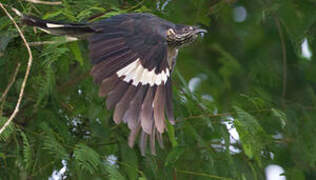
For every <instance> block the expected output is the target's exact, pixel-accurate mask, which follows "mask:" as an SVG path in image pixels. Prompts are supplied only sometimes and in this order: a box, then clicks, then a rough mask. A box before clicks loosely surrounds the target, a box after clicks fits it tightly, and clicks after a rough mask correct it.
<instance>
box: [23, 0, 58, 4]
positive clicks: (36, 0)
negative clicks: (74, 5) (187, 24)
mask: <svg viewBox="0 0 316 180" xmlns="http://www.w3.org/2000/svg"><path fill="white" fill-rule="evenodd" d="M25 1H27V2H30V3H34V4H45V5H60V4H62V2H61V1H55V2H48V1H39V0H25Z"/></svg>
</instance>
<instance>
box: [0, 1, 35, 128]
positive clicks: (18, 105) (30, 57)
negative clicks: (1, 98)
mask: <svg viewBox="0 0 316 180" xmlns="http://www.w3.org/2000/svg"><path fill="white" fill-rule="evenodd" d="M0 7H1V8H2V9H3V11H4V12H5V14H6V15H7V16H8V17H9V19H10V20H11V21H12V23H13V24H14V26H15V28H16V29H17V30H18V32H19V34H20V36H21V38H22V40H23V42H24V44H25V47H26V49H27V52H28V54H29V59H28V63H27V69H26V72H25V76H24V79H23V82H22V85H21V90H20V94H19V99H18V101H17V103H16V106H15V109H14V111H13V113H12V114H11V116H10V118H9V119H8V120H7V121H6V122H5V124H4V125H3V126H2V127H1V129H0V134H1V133H2V132H3V131H4V130H5V129H6V128H7V126H9V124H10V123H11V121H12V120H13V119H14V118H15V116H16V115H17V113H18V112H19V108H20V104H21V101H22V98H23V93H24V89H25V85H26V82H27V79H28V76H29V73H30V70H31V66H32V61H33V56H32V52H31V48H30V46H29V45H28V43H27V41H26V39H25V37H24V35H23V33H22V31H21V29H20V28H19V26H18V25H17V24H16V22H15V20H14V19H13V18H12V16H11V15H10V13H9V12H8V11H7V9H6V8H5V7H4V6H3V5H2V3H0Z"/></svg>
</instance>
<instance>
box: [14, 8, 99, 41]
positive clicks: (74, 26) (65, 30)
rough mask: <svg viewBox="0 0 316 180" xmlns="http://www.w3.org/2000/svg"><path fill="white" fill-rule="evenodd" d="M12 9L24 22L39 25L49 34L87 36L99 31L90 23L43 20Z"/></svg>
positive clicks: (29, 24) (38, 26)
mask: <svg viewBox="0 0 316 180" xmlns="http://www.w3.org/2000/svg"><path fill="white" fill-rule="evenodd" d="M12 10H13V11H14V12H15V13H16V14H17V15H18V16H20V17H21V22H22V24H25V25H28V26H34V27H37V28H39V29H41V30H43V31H45V32H46V33H49V34H54V35H65V36H71V37H77V38H85V37H86V36H87V35H89V34H91V33H94V32H96V31H97V30H96V29H94V28H92V27H91V26H90V24H89V23H63V22H58V21H50V20H43V19H40V18H38V17H35V16H29V15H24V14H22V13H21V12H19V11H18V10H17V9H12Z"/></svg>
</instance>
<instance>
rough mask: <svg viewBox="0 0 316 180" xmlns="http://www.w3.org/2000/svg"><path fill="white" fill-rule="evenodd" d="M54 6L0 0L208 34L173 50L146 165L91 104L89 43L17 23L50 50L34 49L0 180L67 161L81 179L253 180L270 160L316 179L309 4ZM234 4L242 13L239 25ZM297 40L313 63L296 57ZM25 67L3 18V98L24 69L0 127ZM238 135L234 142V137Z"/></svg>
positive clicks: (95, 1)
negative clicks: (165, 104) (148, 20)
mask: <svg viewBox="0 0 316 180" xmlns="http://www.w3.org/2000/svg"><path fill="white" fill-rule="evenodd" d="M61 2H62V5H43V4H33V3H30V2H27V1H15V0H6V1H5V2H1V3H6V5H9V6H13V7H15V8H17V9H19V10H21V11H22V12H23V13H27V14H32V15H35V16H39V17H41V18H44V19H53V20H60V21H65V22H80V21H84V22H90V21H97V20H99V19H102V18H107V17H110V16H114V15H118V14H122V13H130V12H149V13H154V14H156V15H158V16H160V17H162V18H165V19H168V20H170V21H172V22H176V23H182V24H192V25H200V26H201V27H203V28H206V29H207V30H208V33H207V34H206V35H205V37H204V38H203V39H201V40H198V42H196V43H194V44H192V45H191V46H190V47H186V48H183V49H181V50H180V53H179V57H178V61H177V66H176V69H175V72H174V73H173V85H174V86H173V87H174V88H173V94H174V96H173V102H174V109H175V118H176V125H174V126H173V125H171V124H169V123H168V124H167V132H166V133H165V134H164V137H163V140H164V146H165V148H164V149H160V148H158V147H157V148H156V150H157V155H156V156H153V155H150V153H149V152H148V153H147V154H146V156H145V157H143V156H141V155H140V152H139V150H138V148H137V145H136V146H135V148H133V149H131V148H129V147H128V145H127V137H128V135H129V130H128V128H127V127H126V125H124V124H121V125H115V124H114V123H113V120H112V114H113V112H111V111H108V110H106V107H105V103H104V98H100V97H98V87H97V85H95V84H94V83H93V81H92V78H90V77H89V75H88V74H89V70H90V69H91V65H90V62H89V58H88V46H87V42H85V41H76V42H67V39H66V38H65V37H52V36H51V35H48V34H45V33H43V32H41V31H36V32H35V31H34V30H33V28H30V27H25V26H22V27H21V28H22V30H23V33H24V35H25V37H26V39H27V40H28V42H32V43H34V42H47V41H48V42H54V43H49V44H42V45H34V46H32V47H31V48H32V54H33V64H32V68H31V73H30V77H29V80H28V82H27V85H26V89H25V93H24V97H23V100H22V103H21V106H20V109H19V112H18V114H17V116H16V117H15V118H14V120H13V122H12V123H11V124H10V125H9V126H8V127H7V128H6V129H5V131H4V132H3V133H2V134H0V179H3V177H4V179H35V180H37V179H39V180H41V179H48V178H49V177H51V175H52V173H53V172H54V171H59V170H60V169H62V168H63V166H64V165H63V163H64V164H65V167H66V172H65V173H64V176H65V177H66V176H67V179H79V180H80V179H115V180H116V179H131V180H145V179H166V180H169V179H170V180H173V179H197V180H204V179H241V180H245V179H258V180H260V179H265V174H264V171H265V167H267V165H269V164H277V165H280V166H281V167H283V168H284V170H285V172H284V175H285V176H286V178H287V179H290V180H291V179H295V180H304V179H306V180H307V179H316V174H315V172H316V170H315V169H316V143H315V137H314V136H315V134H316V131H315V130H316V119H315V118H316V107H315V105H316V93H315V92H316V84H315V82H316V81H315V76H316V73H315V69H316V63H315V60H316V59H315V57H316V46H315V44H316V39H315V37H316V11H315V7H316V4H315V2H314V1H313V0H299V1H298V0H282V1H281V0H277V1H272V0H252V1H233V0H231V1H228V0H225V1H218V0H187V1H185V2H184V1H176V0H173V1H172V0H171V1H169V0H159V1H146V0H119V1H117V0H107V1H105V0H76V1H74V0H62V1H61ZM9 6H6V7H9ZM241 7H243V8H245V10H246V16H245V19H244V20H243V21H240V22H239V21H236V20H235V18H236V17H237V15H238V13H242V12H241V11H240V8H241ZM8 10H9V12H10V13H11V14H12V15H14V14H13V12H12V11H10V9H8ZM95 15H99V16H98V17H95ZM239 15H242V14H239ZM14 17H15V19H16V20H17V22H19V21H18V18H17V17H16V16H14ZM90 17H95V18H92V19H91V18H90ZM304 40H306V41H307V42H308V44H309V50H310V52H311V53H312V56H311V57H310V58H308V57H304V56H303V54H302V48H301V44H302V42H303V41H304ZM27 59H28V54H27V51H26V49H25V46H24V44H23V43H22V41H21V39H20V38H19V34H18V32H17V30H16V29H15V28H14V26H13V24H12V22H11V21H10V20H9V19H8V18H7V17H6V16H5V14H4V13H3V11H2V10H0V82H1V83H0V98H1V97H2V96H3V93H4V91H5V89H6V88H7V86H8V84H9V83H10V80H11V79H12V74H13V73H14V72H15V69H16V65H17V64H18V63H21V67H20V71H19V72H18V74H17V77H16V80H15V82H13V86H12V87H11V88H10V90H9V92H8V94H7V95H6V97H5V98H4V100H1V99H2V98H1V99H0V127H2V126H3V125H4V123H5V122H6V121H7V120H8V118H9V117H10V115H11V113H12V112H13V111H14V108H15V105H16V102H17V99H18V97H19V92H20V88H21V83H22V80H23V78H24V74H25V69H26V66H27ZM234 128H236V130H237V132H238V135H239V139H237V140H236V139H235V140H234V138H233V137H232V136H231V134H230V132H231V131H232V130H233V129H234ZM233 150H234V151H233ZM111 157H116V159H115V158H114V160H113V159H112V160H110V159H111ZM62 162H63V163H62Z"/></svg>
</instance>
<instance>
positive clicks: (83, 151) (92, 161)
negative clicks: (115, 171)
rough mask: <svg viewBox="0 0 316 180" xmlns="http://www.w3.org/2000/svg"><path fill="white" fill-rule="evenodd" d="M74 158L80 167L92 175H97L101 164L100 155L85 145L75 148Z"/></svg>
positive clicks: (78, 145)
mask: <svg viewBox="0 0 316 180" xmlns="http://www.w3.org/2000/svg"><path fill="white" fill-rule="evenodd" d="M73 156H74V158H75V160H76V161H77V163H78V165H79V167H80V168H81V169H82V170H84V171H87V172H89V173H90V174H93V173H95V172H96V171H97V170H98V166H99V165H100V164H101V160H100V156H99V154H98V153H97V152H95V151H94V150H93V149H91V148H90V147H88V146H87V145H85V144H81V143H79V144H77V145H76V146H75V148H74V151H73ZM110 169H111V168H110Z"/></svg>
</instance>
